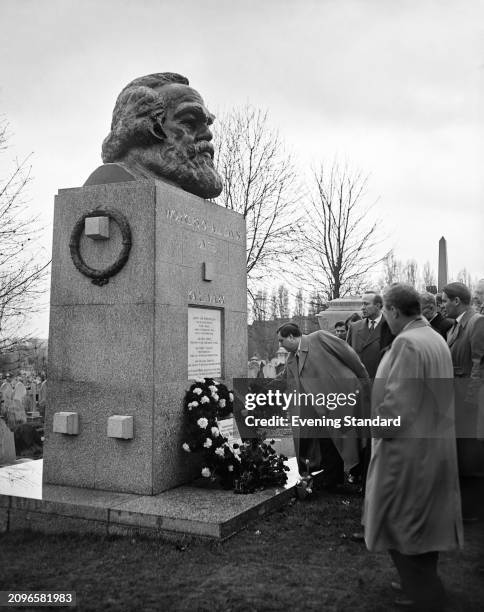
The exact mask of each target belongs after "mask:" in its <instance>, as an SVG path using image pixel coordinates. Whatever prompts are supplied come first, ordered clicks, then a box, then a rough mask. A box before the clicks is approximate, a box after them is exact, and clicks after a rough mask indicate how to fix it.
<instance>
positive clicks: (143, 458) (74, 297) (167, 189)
mask: <svg viewBox="0 0 484 612" xmlns="http://www.w3.org/2000/svg"><path fill="white" fill-rule="evenodd" d="M94 209H96V210H97V209H99V211H100V212H99V217H102V216H103V213H102V211H106V210H111V211H115V212H116V214H118V213H121V214H122V215H124V217H125V219H126V220H127V222H128V224H129V227H130V230H131V242H132V246H131V250H130V252H129V257H128V260H127V262H126V264H125V265H124V267H122V269H121V270H120V271H119V272H118V273H117V274H115V275H114V276H112V277H111V278H110V279H109V282H108V283H107V284H104V285H101V286H99V285H96V284H93V283H92V280H91V278H89V277H88V276H85V275H84V274H82V273H81V272H80V271H79V270H78V268H77V267H76V266H75V265H74V263H73V259H72V258H71V252H70V249H69V243H70V241H71V233H72V231H73V228H74V227H75V225H76V223H78V222H79V223H80V222H81V221H82V217H83V216H84V214H86V213H87V212H89V211H93V210H94ZM79 227H82V228H84V225H82V226H79ZM94 233H95V235H96V238H98V234H99V232H97V230H96V231H95V232H94ZM103 233H106V228H104V229H103ZM108 235H109V237H108V238H106V239H104V240H99V239H93V238H89V237H87V236H86V235H85V233H84V231H83V232H82V233H81V236H80V239H79V249H78V250H79V253H80V255H81V256H82V259H83V260H84V263H85V264H86V265H87V266H89V267H90V268H93V269H96V270H100V269H105V268H107V267H108V266H110V265H112V264H114V263H115V262H116V260H117V259H118V257H119V254H120V252H121V251H122V250H123V239H124V238H123V236H124V237H125V233H124V234H123V233H122V231H121V226H120V224H119V223H118V222H117V221H116V220H115V219H113V218H110V220H109V233H108ZM207 271H208V272H209V274H207ZM189 307H190V308H194V307H197V308H204V309H208V308H209V309H212V310H211V311H206V312H207V313H208V314H209V315H213V314H214V313H216V317H217V319H218V320H219V321H220V325H219V328H220V332H217V333H219V334H220V342H219V345H220V346H219V353H220V357H219V361H220V364H219V366H218V367H219V369H220V370H221V371H220V374H219V375H218V376H217V379H218V380H221V381H223V382H225V383H226V384H227V385H229V386H230V385H231V381H232V379H233V377H240V376H242V377H243V376H245V375H246V372H247V361H246V355H247V344H246V342H247V328H246V325H247V319H246V272H245V226H244V221H243V218H242V216H241V215H239V214H237V213H234V212H233V211H229V210H226V209H225V208H222V207H220V206H218V205H216V204H212V203H210V202H207V201H205V200H202V199H201V198H198V197H197V196H194V195H191V194H189V193H187V192H185V191H182V190H181V189H178V188H177V187H172V186H170V185H167V184H165V183H162V182H159V181H148V180H147V181H131V182H127V183H111V184H107V185H93V186H88V187H82V188H76V189H63V190H61V191H60V192H59V195H58V196H57V197H56V202H55V212H54V240H53V257H52V290H51V310H50V334H49V382H48V394H49V401H48V412H47V415H46V441H45V450H44V458H45V464H44V482H45V483H52V484H56V485H64V486H73V487H86V488H90V489H103V490H107V491H118V492H127V493H137V494H143V495H154V494H157V493H159V492H161V491H164V490H166V489H169V488H171V487H174V486H177V485H180V484H182V483H184V482H187V481H188V480H191V479H192V477H193V476H194V474H195V473H196V472H195V471H194V470H195V464H194V462H193V458H191V457H190V456H188V455H187V454H186V453H184V452H183V451H182V450H181V443H182V433H183V418H182V400H183V396H184V393H185V390H186V388H187V387H188V383H189V380H188V309H189ZM193 312H194V311H193V310H191V313H192V314H193ZM197 312H205V311H197ZM214 316H215V315H214ZM192 320H193V316H192ZM202 356H203V355H202ZM213 367H214V366H211V368H212V369H213ZM192 371H193V368H192ZM209 373H212V372H207V374H209ZM57 412H75V413H77V414H78V418H79V434H78V435H76V436H66V435H63V434H60V433H54V432H53V427H52V426H53V415H54V413H57ZM115 415H118V416H123V415H126V416H132V417H133V431H134V437H133V439H122V438H113V437H110V436H108V435H107V423H108V419H109V418H110V417H112V416H115Z"/></svg>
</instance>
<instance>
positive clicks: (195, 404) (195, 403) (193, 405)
mask: <svg viewBox="0 0 484 612" xmlns="http://www.w3.org/2000/svg"><path fill="white" fill-rule="evenodd" d="M197 406H198V402H197V401H196V400H193V402H190V403H189V404H188V407H189V408H190V410H191V409H192V408H196V407H197Z"/></svg>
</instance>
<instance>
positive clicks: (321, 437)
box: [274, 323, 369, 488]
mask: <svg viewBox="0 0 484 612" xmlns="http://www.w3.org/2000/svg"><path fill="white" fill-rule="evenodd" d="M277 337H278V341H279V345H280V346H282V347H284V348H285V349H286V350H287V351H288V352H289V356H288V358H287V362H286V368H285V369H284V371H283V372H282V373H281V374H280V375H279V376H278V377H277V378H276V379H275V381H274V383H275V384H279V385H280V384H282V387H283V388H284V389H285V390H286V391H288V392H295V393H298V394H299V393H303V394H310V395H311V396H312V397H313V398H315V397H317V396H318V395H319V394H321V395H328V394H329V393H343V394H346V395H348V394H349V393H352V392H356V393H357V394H358V395H359V397H360V398H361V399H360V401H359V402H358V403H357V404H356V405H355V406H353V407H350V406H345V407H343V408H341V409H334V410H332V409H327V408H326V407H325V406H321V405H316V404H313V403H309V404H308V405H304V403H301V404H298V403H297V402H296V404H293V406H292V413H293V414H298V415H299V416H302V417H310V418H311V417H316V418H317V417H322V416H325V417H333V418H341V414H347V415H350V416H361V415H362V413H363V412H365V406H364V403H365V400H366V398H367V397H369V378H368V373H367V371H366V369H365V366H364V365H363V364H362V363H361V361H360V359H359V357H358V355H357V354H356V353H355V351H354V350H353V349H352V348H351V347H350V346H348V344H347V343H346V342H345V341H344V340H341V339H340V338H336V336H334V335H333V334H331V333H329V332H327V331H323V330H319V331H315V332H313V333H312V334H308V335H306V334H302V333H301V330H300V329H299V327H298V326H297V325H296V324H294V323H285V324H284V325H281V327H279V329H278V330H277ZM293 432H294V445H295V449H296V456H297V458H298V461H299V466H300V468H302V469H304V465H305V461H306V460H308V461H309V468H310V469H311V470H317V469H321V468H322V469H323V470H324V475H323V486H324V487H327V488H332V487H334V486H337V485H340V484H343V482H344V473H345V471H349V470H350V469H351V468H352V467H354V466H355V465H356V464H357V463H358V461H359V456H358V440H357V438H356V435H355V432H354V431H353V432H352V433H348V434H347V433H342V431H341V430H338V429H335V428H333V427H327V428H326V427H315V428H313V429H312V428H310V427H303V428H296V429H295V430H293Z"/></svg>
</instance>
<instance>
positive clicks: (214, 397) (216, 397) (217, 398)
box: [212, 393, 220, 402]
mask: <svg viewBox="0 0 484 612" xmlns="http://www.w3.org/2000/svg"><path fill="white" fill-rule="evenodd" d="M212 397H213V399H214V400H215V401H216V402H218V400H219V399H220V398H219V396H218V395H217V394H216V393H212Z"/></svg>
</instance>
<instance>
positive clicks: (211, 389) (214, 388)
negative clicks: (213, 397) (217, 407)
mask: <svg viewBox="0 0 484 612" xmlns="http://www.w3.org/2000/svg"><path fill="white" fill-rule="evenodd" d="M209 389H210V391H211V392H212V394H213V393H217V387H216V386H215V385H210V387H209Z"/></svg>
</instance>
